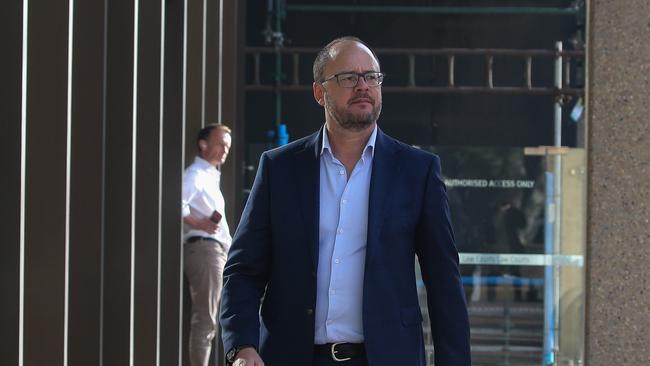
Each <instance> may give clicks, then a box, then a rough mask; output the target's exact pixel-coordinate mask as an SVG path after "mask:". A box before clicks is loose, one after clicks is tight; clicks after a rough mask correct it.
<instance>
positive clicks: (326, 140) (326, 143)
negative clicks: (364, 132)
mask: <svg viewBox="0 0 650 366" xmlns="http://www.w3.org/2000/svg"><path fill="white" fill-rule="evenodd" d="M376 140H377V125H375V128H374V129H373V130H372V134H370V138H369V139H368V142H367V143H366V147H364V148H363V152H362V153H361V159H362V160H363V157H364V155H365V154H366V151H368V149H370V155H371V156H372V157H373V158H374V157H375V141H376ZM325 149H327V151H329V152H330V154H331V153H332V147H331V146H330V139H329V136H327V127H323V144H322V147H321V149H320V154H321V155H323V152H325Z"/></svg>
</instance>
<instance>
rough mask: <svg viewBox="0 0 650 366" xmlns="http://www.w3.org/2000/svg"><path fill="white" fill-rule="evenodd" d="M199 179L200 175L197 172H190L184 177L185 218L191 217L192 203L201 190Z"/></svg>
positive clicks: (183, 209) (183, 207) (183, 208)
mask: <svg viewBox="0 0 650 366" xmlns="http://www.w3.org/2000/svg"><path fill="white" fill-rule="evenodd" d="M197 178H198V175H197V173H196V172H195V171H188V172H186V173H185V175H184V176H183V196H182V206H181V211H182V215H183V217H187V216H189V215H190V213H191V210H190V203H191V202H192V199H194V197H195V196H196V195H197V194H198V193H199V192H200V190H201V188H200V186H199V183H198V179H197Z"/></svg>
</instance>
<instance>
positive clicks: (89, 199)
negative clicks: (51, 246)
mask: <svg viewBox="0 0 650 366" xmlns="http://www.w3.org/2000/svg"><path fill="white" fill-rule="evenodd" d="M103 51H104V4H103V3H102V2H85V1H77V2H76V3H75V12H74V45H73V71H72V74H73V76H74V77H73V78H72V81H73V83H72V111H71V119H72V131H71V133H72V141H71V161H70V187H69V189H70V235H69V240H70V247H69V248H70V249H69V251H70V254H69V331H68V365H70V366H82V365H94V364H97V363H98V361H99V349H100V329H99V328H100V317H101V313H100V289H101V245H102V227H101V226H102V222H101V217H102V199H101V198H102V186H103V185H102V100H103V91H102V90H103V87H102V84H103V59H104V58H103V56H104V52H103Z"/></svg>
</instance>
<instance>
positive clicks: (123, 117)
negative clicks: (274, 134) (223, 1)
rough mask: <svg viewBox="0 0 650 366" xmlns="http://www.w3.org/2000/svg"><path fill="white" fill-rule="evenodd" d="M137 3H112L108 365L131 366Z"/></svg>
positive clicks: (105, 356)
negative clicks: (135, 11)
mask: <svg viewBox="0 0 650 366" xmlns="http://www.w3.org/2000/svg"><path fill="white" fill-rule="evenodd" d="M133 14H134V9H133V3H131V2H121V1H109V2H108V14H107V21H108V24H107V32H108V34H107V45H106V52H107V55H106V63H107V64H106V68H107V69H106V122H105V123H106V128H105V144H106V146H105V162H106V163H105V193H104V195H105V206H104V228H105V230H104V233H105V237H104V293H103V299H104V304H103V363H104V365H128V364H129V357H130V349H129V347H130V300H131V293H130V289H131V249H132V237H131V229H132V217H133V215H132V198H131V195H132V167H133V165H132V164H133V151H132V149H133V138H134V136H133V31H134V20H133Z"/></svg>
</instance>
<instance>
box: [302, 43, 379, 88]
mask: <svg viewBox="0 0 650 366" xmlns="http://www.w3.org/2000/svg"><path fill="white" fill-rule="evenodd" d="M346 41H353V42H359V43H361V44H362V45H364V46H366V47H367V48H368V49H369V50H370V52H371V53H372V56H373V57H374V58H375V60H376V61H377V64H379V58H378V57H377V55H376V54H375V51H373V50H372V48H370V46H368V44H367V43H366V42H364V41H362V40H360V39H359V38H357V37H354V36H345V37H340V38H337V39H335V40H333V41H332V42H330V43H328V44H327V45H326V46H325V47H323V48H321V50H320V51H318V54H316V59H315V60H314V67H313V72H314V82H322V81H323V78H324V75H323V73H324V72H325V66H326V65H327V63H328V62H329V61H330V60H331V59H332V48H333V47H334V46H336V45H337V44H339V43H341V42H346Z"/></svg>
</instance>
